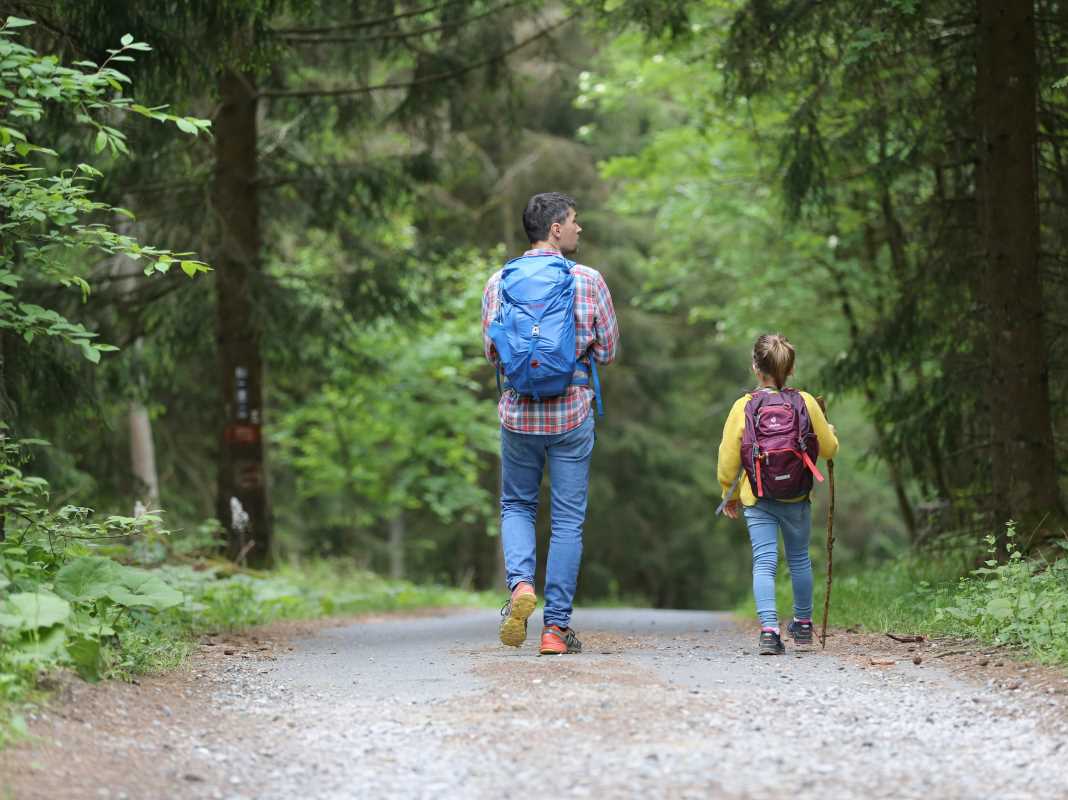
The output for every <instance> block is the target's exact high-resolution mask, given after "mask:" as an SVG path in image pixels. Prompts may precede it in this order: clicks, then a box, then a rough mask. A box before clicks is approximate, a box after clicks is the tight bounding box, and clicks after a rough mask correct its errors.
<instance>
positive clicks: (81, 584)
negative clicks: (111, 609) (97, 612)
mask: <svg viewBox="0 0 1068 800" xmlns="http://www.w3.org/2000/svg"><path fill="white" fill-rule="evenodd" d="M122 571H123V566H122V564H119V563H118V562H116V561H112V560H111V559H110V558H102V557H100V556H86V557H83V558H76V559H74V560H73V561H71V562H70V563H69V564H67V565H66V566H64V567H63V568H62V569H61V570H60V571H59V572H57V573H56V577H55V580H54V581H53V586H54V588H55V591H56V594H58V595H59V596H60V597H65V598H66V599H67V600H70V601H72V602H75V603H92V602H94V601H96V600H99V599H100V598H101V597H107V594H108V592H109V591H110V590H111V589H113V588H115V587H121V586H122V585H123V583H122Z"/></svg>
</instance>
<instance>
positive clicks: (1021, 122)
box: [976, 0, 1060, 535]
mask: <svg viewBox="0 0 1068 800" xmlns="http://www.w3.org/2000/svg"><path fill="white" fill-rule="evenodd" d="M978 11H979V28H978V36H977V42H978V45H977V46H978V52H977V60H976V66H977V69H976V116H977V119H976V122H977V125H976V128H977V131H978V134H979V135H978V142H979V145H978V146H979V152H978V168H977V171H976V198H977V201H978V202H977V206H978V222H979V236H980V240H981V245H982V252H983V255H984V260H985V263H984V264H983V267H984V272H985V281H984V285H985V289H986V291H985V295H986V301H987V304H988V326H989V327H988V331H989V342H990V373H989V375H987V376H982V377H983V379H985V380H987V381H988V383H989V396H990V403H991V419H992V420H993V424H992V429H993V430H992V448H991V457H992V461H993V464H992V473H991V478H992V488H993V497H992V501H993V511H994V514H995V517H994V518H995V521H996V522H997V523H998V524H999V527H1000V523H1002V522H1004V521H1005V520H1007V519H1010V518H1011V519H1015V520H1017V521H1018V522H1020V523H1021V525H1022V526H1023V527H1022V529H1021V532H1022V533H1024V534H1025V535H1026V534H1028V533H1030V529H1031V527H1032V525H1034V524H1035V523H1038V522H1039V521H1040V520H1041V519H1042V517H1043V516H1044V515H1047V514H1051V513H1052V514H1053V515H1054V516H1055V517H1058V516H1060V497H1059V494H1058V490H1057V479H1056V471H1055V462H1054V444H1053V429H1052V423H1051V415H1050V402H1049V367H1048V363H1049V359H1048V355H1047V353H1046V347H1045V341H1044V339H1043V331H1042V322H1043V306H1042V286H1041V282H1040V276H1039V269H1038V254H1039V222H1038V178H1037V164H1036V140H1037V94H1036V91H1037V90H1036V83H1037V71H1038V70H1037V64H1036V40H1035V18H1034V6H1033V3H1030V2H1021V0H979V2H978Z"/></svg>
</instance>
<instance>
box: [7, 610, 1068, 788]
mask: <svg viewBox="0 0 1068 800" xmlns="http://www.w3.org/2000/svg"><path fill="white" fill-rule="evenodd" d="M539 623H540V619H538V617H537V615H535V617H534V618H532V620H531V626H532V632H531V637H530V640H529V641H528V643H527V646H526V647H524V648H522V649H520V650H512V649H506V648H503V647H501V646H499V645H498V644H497V643H496V641H495V632H496V629H495V621H494V618H493V612H487V611H478V612H465V613H462V614H452V615H447V616H441V617H430V618H421V619H409V620H394V621H381V622H375V623H370V624H366V623H365V624H356V625H349V626H346V627H339V628H333V629H326V630H323V631H321V632H320V633H319V634H318V635H316V636H313V637H309V638H305V639H299V640H296V641H295V642H293V645H294V649H293V650H292V651H286V652H284V653H283V654H281V655H279V656H277V657H275V656H273V655H266V656H263V657H256V656H255V655H250V654H247V653H246V654H245V655H246V656H249V657H245V658H240V657H237V656H239V655H241V654H239V653H235V652H234V651H227V652H228V653H229V657H226V658H224V657H222V654H219V655H220V657H219V658H212V659H210V660H201V661H200V662H199V663H197V664H196V665H195V668H194V671H193V672H192V673H191V675H190V684H189V686H187V687H186V688H185V689H183V691H185V692H186V693H187V695H186V696H187V697H188V698H189V702H188V703H186V704H185V705H184V706H181V707H179V708H178V710H173V709H169V710H171V713H172V714H173V715H174V716H175V717H177V718H176V719H173V720H166V719H165V720H164V721H163V724H162V725H161V724H159V723H157V725H156V728H157V731H156V733H155V738H154V739H153V737H152V736H151V735H150V736H145V735H141V736H135V735H133V734H128V735H126V738H125V739H124V738H123V735H122V734H113V735H112V736H110V737H108V743H106V744H105V743H104V742H103V740H104V738H105V737H102V736H100V737H97V738H98V739H99V740H100V743H99V744H96V745H94V746H95V747H98V748H99V749H100V753H99V754H98V755H97V756H96V758H95V763H97V764H101V765H108V764H112V763H114V764H115V765H116V768H115V769H111V768H105V766H101V772H102V773H104V774H100V775H99V776H98V777H97V778H95V779H89V780H85V779H83V781H82V782H81V783H80V784H77V785H73V784H72V783H70V782H68V783H66V787H67V792H66V793H65V794H64V795H62V796H64V797H70V798H80V797H86V798H90V797H112V798H129V799H130V800H133V798H163V797H191V798H246V800H250V799H251V798H293V797H307V798H364V797H374V798H380V797H381V798H441V797H457V798H460V797H463V798H481V797H485V798H498V797H500V796H501V795H502V794H506V793H509V792H512V791H519V792H522V793H524V794H527V793H530V792H534V793H537V794H539V795H557V794H559V795H562V796H567V797H598V798H602V797H634V796H639V795H642V796H651V797H680V798H685V797H693V798H699V797H700V798H704V797H710V796H714V797H717V798H750V797H752V798H780V797H781V798H787V797H789V798H817V797H819V798H846V799H849V800H852V798H858V799H861V798H862V799H863V800H871V798H925V799H926V798H932V799H933V798H937V799H938V800H942V799H943V798H980V797H997V798H1002V799H1003V800H1011V799H1014V798H1058V800H1059V799H1060V798H1065V797H1068V760H1066V759H1065V755H1066V753H1068V751H1066V750H1065V749H1064V745H1065V744H1066V742H1068V722H1066V717H1065V714H1064V703H1063V700H1062V699H1061V698H1051V696H1048V695H1044V694H1039V693H1038V692H1037V691H1035V692H1032V691H1029V690H1028V689H1027V688H1026V687H1023V688H1020V689H1017V690H1015V691H1009V690H1006V689H998V688H995V687H990V686H985V685H983V684H980V683H976V682H975V681H973V680H966V679H962V678H960V677H956V676H954V675H953V674H951V672H950V671H948V670H947V669H945V668H944V667H943V665H942V664H943V662H941V661H939V660H937V659H931V658H927V659H925V660H923V661H922V663H921V664H919V665H916V664H914V663H913V662H912V660H911V655H912V654H911V653H906V652H905V647H904V646H903V645H893V646H895V647H898V648H900V650H901V652H900V653H898V655H899V658H897V659H893V663H892V665H885V666H873V665H871V664H870V662H865V661H862V660H861V659H860V657H859V656H857V655H856V653H846V652H845V651H844V649H843V648H842V646H841V644H839V645H838V647H839V650H838V652H836V644H835V640H833V639H832V644H831V646H830V647H829V648H828V650H827V651H826V652H821V651H820V650H819V649H818V648H817V649H813V650H809V651H806V652H801V651H798V650H795V649H794V648H790V649H789V650H788V652H787V655H786V656H785V657H758V656H756V655H754V650H755V648H754V644H755V632H752V631H748V630H741V629H739V628H738V627H737V626H736V625H735V624H733V623H732V622H731V620H730V618H729V617H728V616H726V615H719V614H709V613H699V612H681V611H648V610H623V609H613V610H594V611H579V612H577V613H576V616H575V626H576V628H577V629H578V630H579V632H580V634H583V636H582V638H583V641H584V644H585V646H586V652H585V653H583V654H582V655H581V656H562V657H544V658H542V657H537V656H536V655H535V654H534V653H535V651H534V649H533V644H534V632H535V631H536V630H538V628H537V627H536V626H537V625H538V624H539ZM187 706H188V708H187ZM196 709H199V712H197V710H196ZM81 722H82V723H83V724H84V723H85V720H82V721H81ZM64 724H65V725H67V727H68V728H69V726H70V725H71V724H72V723H70V722H69V720H68V721H66V722H65V723H64ZM90 724H91V722H90ZM38 730H39V731H42V732H43V729H41V728H40V724H39V726H38ZM67 735H68V737H69V736H72V735H73V733H68V734H67ZM93 741H97V740H95V739H94V740H93ZM146 743H147V744H146ZM76 745H77V746H78V747H79V748H80V749H79V750H78V752H79V753H80V754H81V755H83V756H87V757H88V759H89V760H90V761H92V760H93V759H94V756H93V754H92V753H85V751H84V748H85V745H84V743H81V742H77V743H76ZM137 747H140V748H141V750H142V753H143V755H144V757H143V758H139V759H138V758H133V757H131V756H129V753H130V752H131V748H137ZM146 747H147V749H146ZM68 749H69V745H68ZM55 752H56V751H55V748H54V747H51V749H49V748H48V747H44V749H41V750H39V751H36V752H27V753H24V755H26V756H27V757H30V758H37V759H38V760H41V759H47V758H50V757H52V756H50V755H49V753H51V754H53V755H54V754H55ZM123 753H126V754H127V756H126V759H127V760H125V761H123V760H122V754H123ZM109 759H110V760H109ZM120 764H124V765H125V767H122V766H119V765H120ZM9 766H10V761H8V762H5V761H3V760H0V778H3V776H4V774H5V772H4V770H5V767H9ZM43 771H45V770H42V772H43ZM47 771H48V772H50V773H51V772H52V770H50V769H49V770H47ZM12 774H13V775H14V773H12ZM21 774H22V773H19V775H21ZM56 774H60V773H56ZM81 774H84V770H83V772H82V773H81ZM19 775H14V776H15V777H19ZM13 785H15V786H16V788H18V787H20V786H22V787H26V786H30V787H31V788H29V789H26V788H23V789H22V790H21V793H19V794H16V795H15V796H16V797H19V798H23V797H25V798H31V797H36V796H41V797H55V796H56V795H55V794H51V793H42V794H40V795H37V794H36V793H35V792H36V791H38V790H40V791H41V792H52V791H54V786H51V785H48V784H47V782H45V781H43V780H38V781H37V782H36V783H33V784H30V783H26V782H20V781H19V780H16V781H15V782H14V784H13ZM2 796H3V793H2V792H0V797H2Z"/></svg>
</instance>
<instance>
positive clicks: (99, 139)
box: [93, 131, 108, 153]
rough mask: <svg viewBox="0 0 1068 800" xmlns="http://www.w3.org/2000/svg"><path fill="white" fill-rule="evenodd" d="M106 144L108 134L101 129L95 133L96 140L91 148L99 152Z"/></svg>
mask: <svg viewBox="0 0 1068 800" xmlns="http://www.w3.org/2000/svg"><path fill="white" fill-rule="evenodd" d="M107 146H108V135H107V134H106V133H104V132H103V131H98V132H97V134H96V141H95V142H94V144H93V148H94V149H95V150H96V152H98V153H99V152H101V151H102V150H103V149H104V148H105V147H107Z"/></svg>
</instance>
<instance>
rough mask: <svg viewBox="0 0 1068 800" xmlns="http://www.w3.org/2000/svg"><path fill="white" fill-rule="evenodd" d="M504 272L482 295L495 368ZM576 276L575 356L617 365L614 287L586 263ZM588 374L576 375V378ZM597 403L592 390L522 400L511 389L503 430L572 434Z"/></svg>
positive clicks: (502, 407)
mask: <svg viewBox="0 0 1068 800" xmlns="http://www.w3.org/2000/svg"><path fill="white" fill-rule="evenodd" d="M523 255H525V256H533V255H559V253H557V252H556V251H554V250H528V251H527V252H525V253H524V254H523ZM501 272H502V270H498V271H497V272H495V273H494V274H493V276H492V277H490V279H489V281H488V282H487V283H486V289H485V291H484V292H483V293H482V342H483V348H484V350H485V353H486V358H488V359H489V360H490V363H491V364H493V365H494V366H496V365H497V350H496V349H495V348H494V346H493V340H492V339H490V338H489V336H488V335H487V334H486V329H487V328H489V325H490V323H491V322H493V318H494V317H495V316H497V308H498V307H499V305H500V301H499V299H498V288H499V287H500V284H501ZM571 274H572V275H574V276H575V355H576V357H578V358H582V357H584V356H585V355H586V354H587V353H589V354H590V356H592V357H593V358H595V359H597V362H598V363H600V364H610V363H612V361H614V360H615V357H616V350H617V349H618V347H619V323H618V321H617V320H616V310H615V308H613V306H612V295H611V294H610V293H609V291H608V285H607V284H606V283H605V282H604V278H602V277H601V273H599V272H598V271H597V270H595V269H590V268H589V267H585V266H583V265H581V264H576V265H575V266H574V267H572V268H571ZM584 372H585V371H584V370H583V371H581V373H580V372H576V375H578V374H584ZM593 399H594V398H593V388H592V387H591V386H569V387H567V392H566V393H565V394H562V395H560V396H559V397H546V398H544V399H542V400H534V399H533V398H531V397H520V396H519V395H518V394H516V392H515V390H513V389H506V390H505V391H504V394H502V395H501V401H500V403H498V405H497V413H498V414H499V415H500V418H501V425H503V426H504V427H505V428H507V429H508V430H510V431H515V432H516V433H538V434H554V433H566V432H567V431H570V430H574V429H575V428H577V427H578V426H579V425H581V424H582V423H583V422H585V421H586V417H588V416H589V415H590V409H591V407H592V405H593Z"/></svg>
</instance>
